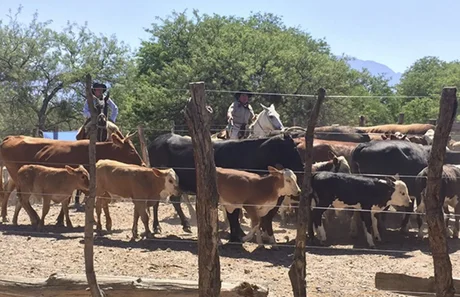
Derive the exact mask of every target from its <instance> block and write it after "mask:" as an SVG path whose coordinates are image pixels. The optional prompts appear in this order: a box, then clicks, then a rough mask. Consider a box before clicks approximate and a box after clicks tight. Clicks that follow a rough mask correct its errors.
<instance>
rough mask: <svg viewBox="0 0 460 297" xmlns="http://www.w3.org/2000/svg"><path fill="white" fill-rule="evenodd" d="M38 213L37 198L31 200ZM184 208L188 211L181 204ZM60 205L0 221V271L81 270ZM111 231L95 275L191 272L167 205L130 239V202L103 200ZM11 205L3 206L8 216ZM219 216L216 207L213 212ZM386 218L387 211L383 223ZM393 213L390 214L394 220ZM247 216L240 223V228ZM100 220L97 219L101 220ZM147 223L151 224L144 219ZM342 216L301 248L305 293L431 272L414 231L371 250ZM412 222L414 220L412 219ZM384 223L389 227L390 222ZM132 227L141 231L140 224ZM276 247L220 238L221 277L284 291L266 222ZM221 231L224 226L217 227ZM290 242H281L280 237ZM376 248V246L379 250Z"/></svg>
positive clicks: (353, 291) (354, 290)
mask: <svg viewBox="0 0 460 297" xmlns="http://www.w3.org/2000/svg"><path fill="white" fill-rule="evenodd" d="M33 207H34V208H35V209H36V210H37V212H38V213H39V214H41V205H39V204H38V205H37V204H36V205H33ZM183 209H184V211H185V213H186V214H187V215H188V211H187V209H186V207H185V205H183ZM59 210H60V205H54V206H52V207H51V210H50V213H49V214H48V216H47V217H46V223H47V224H48V226H46V227H45V230H44V232H42V233H38V232H35V230H34V229H32V227H31V226H30V221H29V218H28V216H27V214H26V213H25V211H24V210H21V213H20V216H19V226H13V225H11V223H5V224H0V231H1V235H0V255H2V265H0V274H1V275H15V276H26V277H48V276H49V275H50V274H52V273H55V272H57V273H72V274H74V273H77V274H84V273H85V270H84V258H83V241H82V240H83V225H84V213H82V212H75V211H74V210H73V209H71V211H70V215H71V220H72V222H73V225H74V229H73V230H67V229H66V228H57V227H54V226H52V225H51V224H54V222H55V220H56V218H57V215H58V213H59ZM110 210H111V213H112V219H113V231H112V232H111V233H110V234H104V235H103V236H102V237H100V236H99V237H96V238H95V246H94V251H95V269H96V273H97V274H99V275H124V276H134V277H148V278H170V279H182V280H183V279H186V280H197V279H198V267H197V264H198V263H197V261H198V260H197V259H198V258H197V241H196V240H197V229H196V223H194V222H192V226H193V227H192V231H193V233H192V234H187V233H185V232H183V231H182V227H181V225H180V223H179V218H178V217H177V216H176V215H175V212H174V209H173V207H172V205H170V204H167V205H164V204H163V205H160V224H161V226H162V229H163V232H162V234H160V235H157V236H156V239H152V240H138V241H136V242H130V241H129V239H130V236H131V224H132V213H133V205H132V203H131V202H117V203H113V204H111V205H110ZM13 211H14V208H13V207H12V206H10V207H9V208H8V215H9V218H10V219H11V218H12V215H13ZM219 216H220V218H221V220H222V213H220V214H219ZM393 219H394V218H391V217H389V218H388V219H387V220H389V221H390V222H389V223H388V225H389V226H390V225H391V224H390V223H391V220H393ZM399 222H400V220H399V219H396V223H395V225H397V224H399ZM248 223H249V220H247V219H246V223H245V224H244V225H243V226H244V230H245V231H246V232H247V231H248V230H249V229H248V228H247V226H248ZM104 224H105V219H103V225H104ZM150 224H151V223H150ZM348 226H349V225H348V222H344V221H338V219H336V220H335V221H333V222H332V223H330V224H328V225H327V226H326V227H327V228H326V231H327V232H328V233H327V235H328V242H329V244H330V245H329V246H326V247H315V246H309V247H308V250H307V263H308V264H307V265H308V267H307V285H308V295H309V296H392V297H394V296H401V295H397V294H394V293H389V292H383V291H378V290H375V289H374V276H375V273H376V272H378V271H383V272H397V273H406V274H410V275H414V276H423V277H427V276H430V275H432V273H433V266H432V258H431V256H430V255H429V248H428V241H427V239H426V238H425V239H424V240H423V241H418V240H417V239H416V238H415V230H411V231H412V233H411V235H410V236H409V237H403V236H402V235H400V234H399V233H398V232H397V231H392V230H391V229H389V230H388V231H387V232H386V233H385V234H383V240H384V242H383V243H381V244H379V245H378V247H377V250H375V251H366V250H363V249H366V243H365V239H364V236H363V234H362V230H360V233H359V234H360V236H359V238H358V239H356V240H352V239H350V238H349V236H348ZM412 226H415V225H414V224H412ZM390 227H391V226H390ZM139 228H140V229H139V232H143V226H142V224H140V225H139ZM274 230H275V236H276V238H277V241H278V242H279V243H280V249H279V250H271V247H270V246H269V245H266V246H265V248H262V249H256V245H255V244H253V243H245V244H244V245H243V246H242V247H238V246H234V245H225V243H226V242H227V240H226V239H223V242H224V246H222V247H221V248H220V255H221V257H220V261H221V275H222V280H223V281H225V282H230V283H237V282H240V281H250V282H253V283H257V284H260V285H265V286H266V287H268V288H269V290H270V293H269V296H271V297H275V296H276V297H285V296H292V291H291V284H290V281H289V277H288V270H289V266H290V264H291V262H292V253H293V250H294V249H293V246H292V244H293V240H294V239H295V229H294V226H293V225H288V227H287V228H280V227H279V219H278V218H276V220H275V222H274ZM221 234H222V237H223V238H224V237H226V236H227V233H226V232H223V233H221ZM286 237H288V238H289V240H290V242H289V243H286V241H287V238H286ZM449 245H450V250H451V261H452V264H453V271H454V276H455V274H456V272H457V276H459V275H458V271H459V265H460V257H459V256H460V252H459V251H458V250H459V248H460V244H459V242H458V241H456V240H454V239H450V240H449ZM382 250H383V251H382Z"/></svg>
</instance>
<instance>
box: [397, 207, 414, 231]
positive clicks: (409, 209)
mask: <svg viewBox="0 0 460 297" xmlns="http://www.w3.org/2000/svg"><path fill="white" fill-rule="evenodd" d="M414 202H415V199H412V200H411V202H410V205H409V207H406V208H405V209H404V211H405V212H413V211H414ZM409 219H410V214H407V213H405V214H404V218H403V220H402V222H401V229H400V232H401V233H403V234H408V233H409V225H408V223H409Z"/></svg>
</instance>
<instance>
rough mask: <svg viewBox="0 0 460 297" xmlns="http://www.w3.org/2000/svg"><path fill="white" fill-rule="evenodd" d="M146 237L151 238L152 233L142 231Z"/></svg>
mask: <svg viewBox="0 0 460 297" xmlns="http://www.w3.org/2000/svg"><path fill="white" fill-rule="evenodd" d="M144 235H145V238H146V239H153V238H154V237H153V234H152V233H150V232H149V233H144Z"/></svg>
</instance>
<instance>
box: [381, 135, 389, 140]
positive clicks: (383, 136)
mask: <svg viewBox="0 0 460 297" xmlns="http://www.w3.org/2000/svg"><path fill="white" fill-rule="evenodd" d="M380 136H381V137H382V139H383V140H387V138H388V137H387V136H386V135H385V134H382V135H380Z"/></svg>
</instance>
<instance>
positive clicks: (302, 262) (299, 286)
mask: <svg viewBox="0 0 460 297" xmlns="http://www.w3.org/2000/svg"><path fill="white" fill-rule="evenodd" d="M325 96H326V90H325V89H323V88H321V89H319V90H318V99H317V101H316V103H315V106H314V107H313V111H312V113H311V115H310V119H309V120H308V123H307V132H306V133H305V171H304V178H303V183H302V194H301V195H300V203H299V212H298V219H297V236H296V240H295V245H296V247H295V252H294V261H293V262H292V264H291V267H290V269H289V279H290V280H291V284H292V290H293V292H294V297H306V296H307V282H306V279H305V278H306V273H307V269H306V267H307V263H306V259H305V245H306V240H307V221H308V235H309V237H310V238H313V237H314V234H313V226H312V224H311V192H312V190H311V166H312V164H313V157H312V148H313V137H314V136H313V132H314V130H315V126H316V122H317V120H318V114H319V111H320V109H321V105H322V104H323V101H324V98H325Z"/></svg>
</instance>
